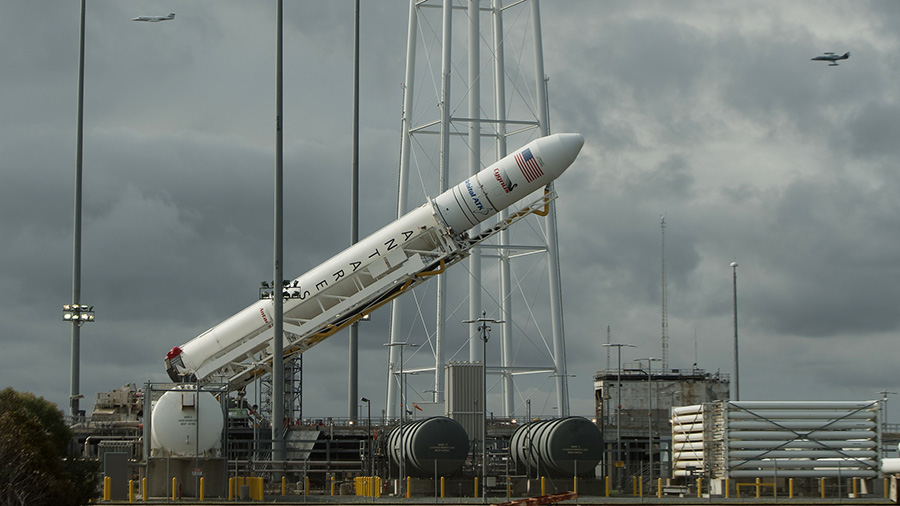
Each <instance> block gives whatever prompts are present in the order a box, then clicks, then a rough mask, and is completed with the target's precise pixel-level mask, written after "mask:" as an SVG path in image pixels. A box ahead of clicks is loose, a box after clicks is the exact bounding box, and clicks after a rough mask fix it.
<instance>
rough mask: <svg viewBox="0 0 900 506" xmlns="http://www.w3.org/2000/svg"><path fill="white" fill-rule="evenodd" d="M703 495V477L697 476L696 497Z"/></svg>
mask: <svg viewBox="0 0 900 506" xmlns="http://www.w3.org/2000/svg"><path fill="white" fill-rule="evenodd" d="M701 497H703V478H697V498H698V499H699V498H701Z"/></svg>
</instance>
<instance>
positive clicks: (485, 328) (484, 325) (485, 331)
mask: <svg viewBox="0 0 900 506" xmlns="http://www.w3.org/2000/svg"><path fill="white" fill-rule="evenodd" d="M463 323H480V324H481V325H479V326H478V330H479V331H481V346H482V348H481V359H482V361H483V363H482V367H481V382H482V385H481V386H482V388H483V391H482V393H483V394H484V397H483V399H482V401H481V502H486V501H487V497H486V495H487V342H488V339H490V333H491V327H490V326H489V325H488V323H506V321H505V320H496V319H494V318H488V317H487V313H486V312H485V311H482V312H481V318H478V319H477V320H464V321H463Z"/></svg>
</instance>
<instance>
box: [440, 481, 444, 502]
mask: <svg viewBox="0 0 900 506" xmlns="http://www.w3.org/2000/svg"><path fill="white" fill-rule="evenodd" d="M443 498H444V477H443V476H441V499H443Z"/></svg>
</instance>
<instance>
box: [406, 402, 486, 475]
mask: <svg viewBox="0 0 900 506" xmlns="http://www.w3.org/2000/svg"><path fill="white" fill-rule="evenodd" d="M401 447H402V455H403V457H405V458H406V472H407V473H408V474H410V475H415V476H422V477H431V476H434V475H435V473H437V475H438V476H450V475H452V474H454V473H456V472H457V471H459V470H460V468H461V467H462V465H463V463H465V461H466V456H467V455H468V453H469V436H468V435H467V434H466V429H464V428H463V426H462V425H460V424H459V423H458V422H457V421H456V420H453V419H452V418H447V417H445V416H436V417H432V418H426V419H424V420H417V421H415V422H411V423H405V424H403V438H402V439H401V437H400V426H399V425H398V426H396V427H394V429H393V430H392V431H391V433H390V435H389V436H388V454H389V455H390V458H391V462H393V463H394V465H396V466H399V465H400V455H401Z"/></svg>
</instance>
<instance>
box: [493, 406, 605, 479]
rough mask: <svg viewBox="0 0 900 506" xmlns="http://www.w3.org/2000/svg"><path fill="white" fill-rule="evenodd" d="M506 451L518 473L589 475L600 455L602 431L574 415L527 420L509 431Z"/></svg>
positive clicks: (601, 451)
mask: <svg viewBox="0 0 900 506" xmlns="http://www.w3.org/2000/svg"><path fill="white" fill-rule="evenodd" d="M509 453H510V457H511V458H512V461H513V463H514V464H516V467H517V469H518V471H519V472H525V471H526V470H527V469H531V472H532V473H540V474H547V475H550V476H567V477H568V476H575V475H576V474H577V475H578V476H593V475H594V468H595V467H596V466H597V463H598V462H600V459H602V458H603V433H602V432H601V431H600V429H599V428H598V427H597V425H596V424H594V423H592V422H591V421H590V420H587V419H585V418H581V417H577V416H571V417H567V418H557V419H554V420H542V421H538V422H531V423H528V424H525V425H523V426H521V427H519V428H518V429H517V430H516V432H514V433H513V435H512V438H511V439H510V441H509Z"/></svg>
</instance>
